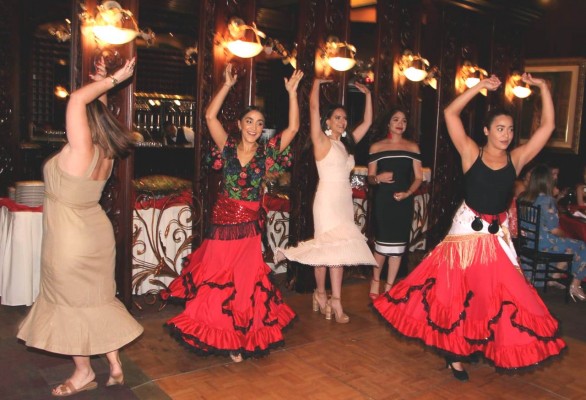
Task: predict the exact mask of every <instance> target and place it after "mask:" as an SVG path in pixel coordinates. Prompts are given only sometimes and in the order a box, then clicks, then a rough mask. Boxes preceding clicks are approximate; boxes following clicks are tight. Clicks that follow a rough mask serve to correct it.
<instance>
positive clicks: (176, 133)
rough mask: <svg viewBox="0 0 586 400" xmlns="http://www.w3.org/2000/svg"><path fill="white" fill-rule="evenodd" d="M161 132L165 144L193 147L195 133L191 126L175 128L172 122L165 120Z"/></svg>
mask: <svg viewBox="0 0 586 400" xmlns="http://www.w3.org/2000/svg"><path fill="white" fill-rule="evenodd" d="M163 132H164V133H165V144H167V145H169V146H188V147H193V143H194V136H195V134H194V132H193V130H192V129H191V128H189V127H187V126H182V127H179V128H177V126H175V124H174V123H173V122H171V121H166V122H165V123H164V124H163Z"/></svg>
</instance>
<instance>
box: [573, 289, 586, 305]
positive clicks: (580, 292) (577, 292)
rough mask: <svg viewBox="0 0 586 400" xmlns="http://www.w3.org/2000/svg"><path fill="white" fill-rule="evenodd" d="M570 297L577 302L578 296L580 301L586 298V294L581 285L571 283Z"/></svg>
mask: <svg viewBox="0 0 586 400" xmlns="http://www.w3.org/2000/svg"><path fill="white" fill-rule="evenodd" d="M570 297H571V298H572V300H574V302H576V297H577V298H578V300H580V301H585V300H586V295H585V294H584V291H583V290H582V288H581V287H580V285H570Z"/></svg>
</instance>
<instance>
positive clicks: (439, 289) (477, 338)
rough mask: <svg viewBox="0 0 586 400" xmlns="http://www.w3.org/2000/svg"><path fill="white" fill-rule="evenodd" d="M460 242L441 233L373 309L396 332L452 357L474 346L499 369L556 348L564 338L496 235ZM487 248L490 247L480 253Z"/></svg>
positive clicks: (533, 361) (464, 354) (529, 360)
mask: <svg viewBox="0 0 586 400" xmlns="http://www.w3.org/2000/svg"><path fill="white" fill-rule="evenodd" d="M450 239H452V240H450ZM456 239H457V237H456ZM464 241H465V242H466V243H463V242H462V241H461V240H454V237H453V236H448V238H446V240H444V241H443V242H442V243H440V244H439V245H438V247H436V248H435V249H434V250H433V251H432V252H431V253H430V254H429V255H428V256H427V257H426V258H425V259H424V260H423V261H422V263H421V264H420V265H419V266H418V267H417V268H416V269H415V270H414V271H413V272H412V273H411V274H410V275H409V276H407V278H405V279H404V280H402V281H400V282H398V283H397V284H396V285H395V286H394V287H393V288H392V289H391V290H390V291H389V292H387V293H384V294H382V295H381V296H379V298H377V299H376V300H375V301H374V303H373V306H374V309H375V310H376V311H377V312H378V313H379V314H380V315H381V316H382V317H383V318H384V319H385V320H386V321H387V322H388V323H389V324H390V325H391V327H392V328H393V329H394V330H396V331H397V332H398V333H400V334H401V335H404V336H406V337H408V338H413V339H419V340H421V341H422V342H423V343H424V344H425V345H427V346H431V347H433V348H435V349H437V350H439V351H441V352H443V353H446V354H450V355H452V356H456V357H457V358H466V357H469V356H472V355H474V354H478V353H480V354H482V355H484V357H485V358H486V359H488V360H489V361H491V362H492V363H494V365H495V366H496V367H497V368H500V369H518V368H524V367H530V366H534V365H536V364H538V363H540V362H542V361H544V360H546V359H548V358H550V357H552V356H556V355H558V354H560V352H561V351H562V350H563V349H564V348H565V347H566V344H565V342H564V341H563V340H562V339H560V337H559V333H558V322H557V320H556V319H555V318H554V317H552V316H551V314H550V313H549V311H548V310H547V308H546V306H545V304H544V303H543V301H542V300H541V298H540V297H539V295H538V294H537V292H536V291H535V288H533V287H532V286H531V285H530V284H529V283H528V282H527V281H526V280H525V278H524V277H523V275H522V274H521V272H520V271H519V270H518V269H517V268H516V267H515V266H514V265H513V264H512V263H511V261H510V258H509V257H508V256H507V254H506V253H505V251H504V250H503V248H502V246H501V245H500V244H499V240H498V237H497V236H496V235H489V234H488V235H487V234H482V235H475V236H469V237H468V238H465V240H464ZM466 249H468V250H471V249H476V250H477V251H468V250H466ZM488 249H490V250H492V251H494V253H493V254H490V255H487V254H486V250H488ZM481 250H485V251H481Z"/></svg>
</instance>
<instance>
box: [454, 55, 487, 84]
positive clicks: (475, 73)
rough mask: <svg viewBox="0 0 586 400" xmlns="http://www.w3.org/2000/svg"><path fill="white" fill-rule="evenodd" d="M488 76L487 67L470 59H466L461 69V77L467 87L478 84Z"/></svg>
mask: <svg viewBox="0 0 586 400" xmlns="http://www.w3.org/2000/svg"><path fill="white" fill-rule="evenodd" d="M487 76H488V72H486V70H485V69H482V68H480V67H479V66H478V65H474V64H472V63H471V62H470V61H465V62H464V65H462V68H461V69H460V78H461V79H462V80H463V81H464V84H465V85H466V87H467V88H471V87H472V86H476V85H477V84H478V82H480V80H481V79H484V78H486V77H487Z"/></svg>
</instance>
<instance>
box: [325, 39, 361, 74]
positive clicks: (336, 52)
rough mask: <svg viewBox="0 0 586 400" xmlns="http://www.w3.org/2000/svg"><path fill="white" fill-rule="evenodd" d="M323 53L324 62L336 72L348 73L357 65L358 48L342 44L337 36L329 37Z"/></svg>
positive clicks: (345, 43)
mask: <svg viewBox="0 0 586 400" xmlns="http://www.w3.org/2000/svg"><path fill="white" fill-rule="evenodd" d="M322 52H323V55H322V57H323V58H324V60H325V61H326V62H327V64H328V65H329V66H330V67H332V68H333V69H335V70H336V71H348V70H349V69H351V68H352V67H354V65H356V60H355V59H354V56H355V55H356V47H354V46H353V45H351V44H350V43H347V42H340V40H339V39H338V38H337V37H335V36H330V37H328V40H327V41H326V44H325V48H324V49H322Z"/></svg>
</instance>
